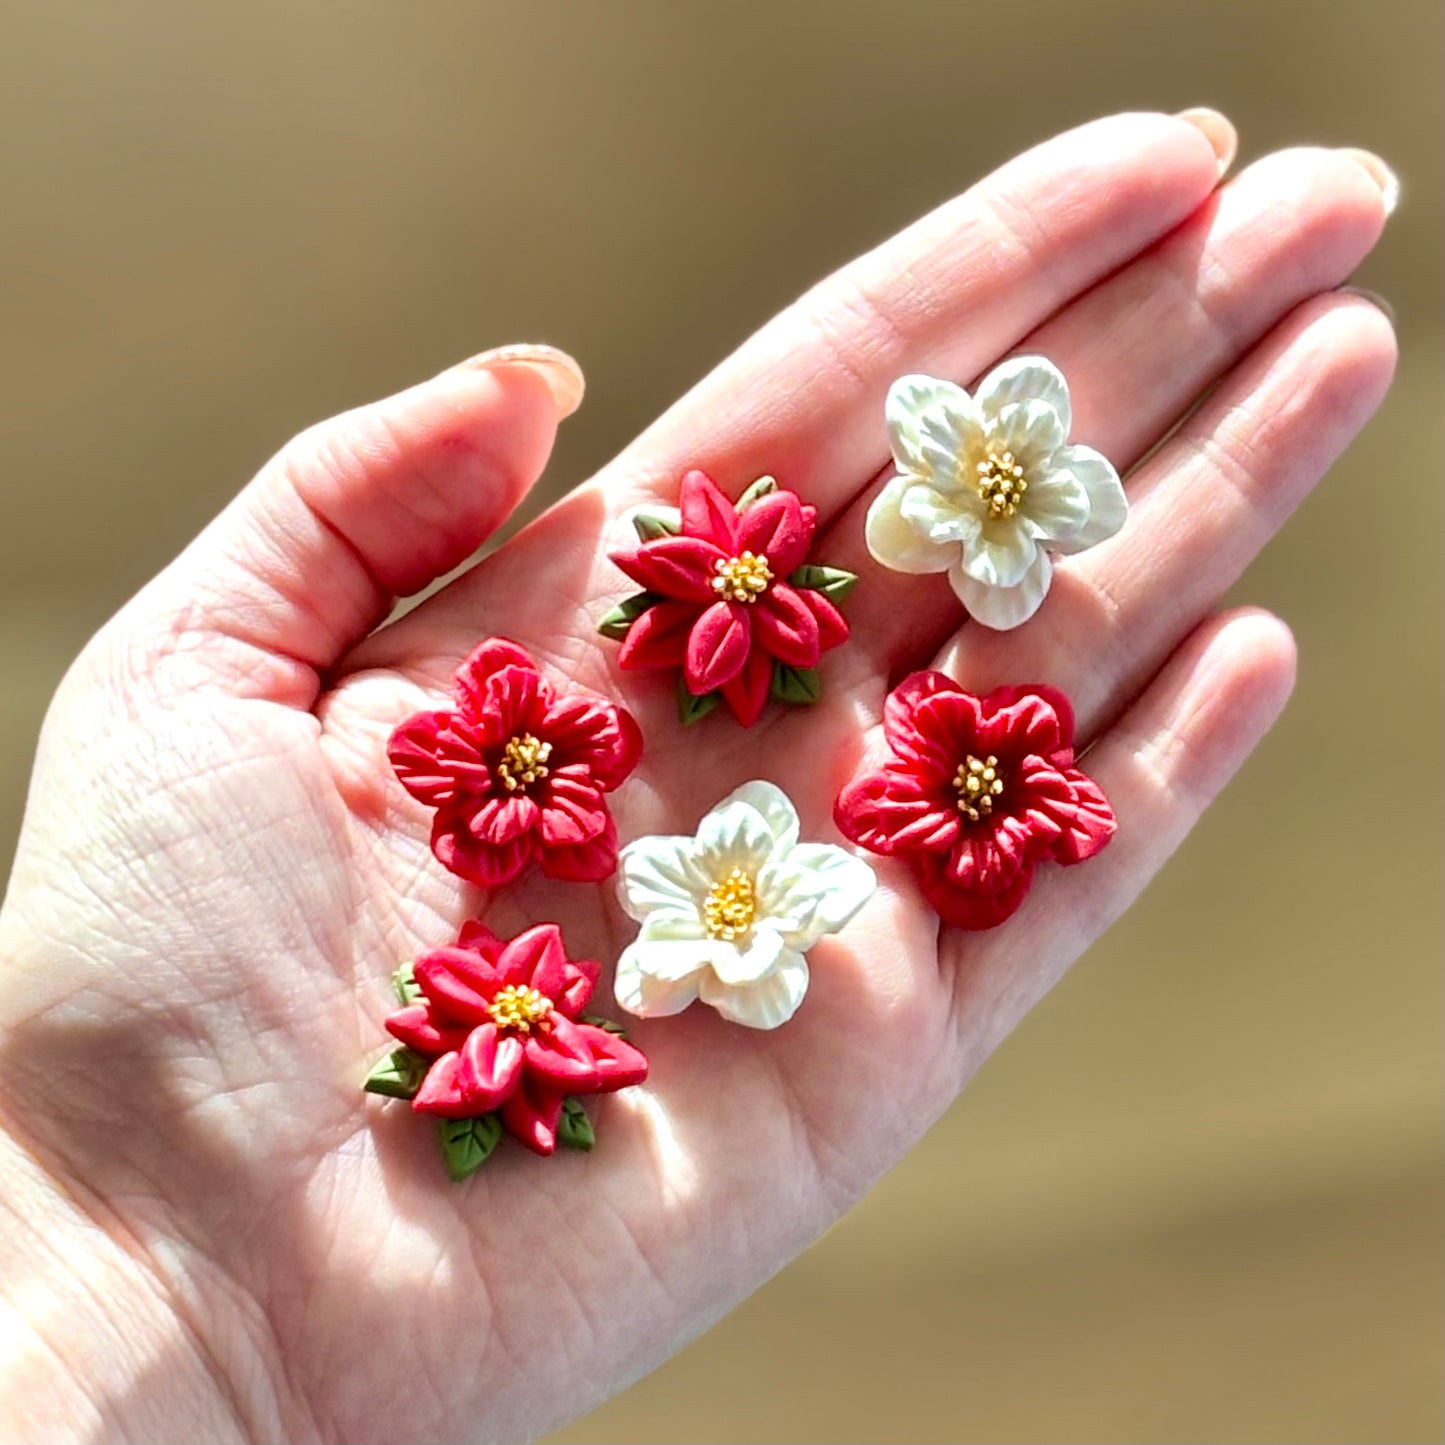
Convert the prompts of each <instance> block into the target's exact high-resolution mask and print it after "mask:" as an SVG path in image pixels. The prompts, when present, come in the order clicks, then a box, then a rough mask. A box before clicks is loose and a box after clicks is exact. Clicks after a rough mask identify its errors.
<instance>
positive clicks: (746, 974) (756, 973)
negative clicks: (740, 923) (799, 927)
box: [712, 926, 783, 988]
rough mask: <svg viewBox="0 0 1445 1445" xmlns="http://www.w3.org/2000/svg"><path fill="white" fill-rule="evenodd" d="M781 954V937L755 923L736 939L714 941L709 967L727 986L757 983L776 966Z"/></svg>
mask: <svg viewBox="0 0 1445 1445" xmlns="http://www.w3.org/2000/svg"><path fill="white" fill-rule="evenodd" d="M782 954H783V940H782V938H781V937H779V935H778V934H777V933H776V932H775V931H774V930H773V929H771V928H768V927H766V926H763V927H757V928H754V929H753V930H752V932H751V933H749V934H748V936H747V937H746V938H745V939H743V940H741V941H740V942H738V943H724V942H722V941H721V940H718V941H717V942H715V943H714V945H713V954H712V971H713V973H714V974H716V975H717V978H718V980H719V982H721V983H725V984H727V985H728V987H729V988H733V987H736V986H738V985H741V984H752V983H758V982H759V981H760V980H762V979H765V978H766V977H767V976H768V975H769V974H770V973H771V972H772V971H773V970H774V969H775V968H776V967H777V966H778V960H779V958H781V957H782Z"/></svg>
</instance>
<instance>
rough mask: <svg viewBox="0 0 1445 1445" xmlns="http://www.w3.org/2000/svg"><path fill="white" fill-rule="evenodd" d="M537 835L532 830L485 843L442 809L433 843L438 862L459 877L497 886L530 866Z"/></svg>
mask: <svg viewBox="0 0 1445 1445" xmlns="http://www.w3.org/2000/svg"><path fill="white" fill-rule="evenodd" d="M536 838H537V834H536V833H535V832H528V833H523V834H522V836H521V837H519V838H515V839H513V841H512V842H510V843H503V844H502V845H500V846H497V845H496V844H493V843H484V842H483V841H482V840H481V839H480V838H474V837H473V836H472V835H471V833H470V832H469V831H468V829H467V828H466V825H465V824H464V823H459V822H458V821H457V819H455V818H454V817H452V816H450V815H449V814H443V813H438V814H437V817H436V821H435V823H434V824H433V825H432V842H431V846H432V852H433V853H435V854H436V858H437V862H438V863H440V864H441V865H442V867H444V868H446V869H448V870H450V871H451V872H453V873H455V874H456V875H457V877H458V878H465V879H466V880H467V882H468V883H475V884H476V885H477V886H478V887H479V888H496V887H499V886H500V885H501V884H503V883H510V882H511V881H512V879H514V878H515V877H516V876H517V875H518V874H519V873H520V872H521V871H522V869H523V868H525V867H526V866H527V863H528V862H529V861H530V859H531V857H532V854H533V852H534V851H535V849H536Z"/></svg>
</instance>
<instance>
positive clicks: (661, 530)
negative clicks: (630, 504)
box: [632, 512, 681, 542]
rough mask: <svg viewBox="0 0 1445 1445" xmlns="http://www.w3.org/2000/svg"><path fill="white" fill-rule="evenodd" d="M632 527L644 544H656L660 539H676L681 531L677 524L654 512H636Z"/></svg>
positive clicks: (633, 515)
mask: <svg viewBox="0 0 1445 1445" xmlns="http://www.w3.org/2000/svg"><path fill="white" fill-rule="evenodd" d="M632 525H633V528H634V529H635V530H636V532H637V535H638V536H639V537H640V538H641V539H642V540H643V541H644V542H655V541H657V539H658V538H659V537H675V536H677V534H678V532H679V531H680V530H681V528H680V527H679V526H678V524H677V523H676V522H673V521H671V520H669V519H668V518H667V517H659V516H657V515H656V514H655V513H653V512H634V513H633V514H632Z"/></svg>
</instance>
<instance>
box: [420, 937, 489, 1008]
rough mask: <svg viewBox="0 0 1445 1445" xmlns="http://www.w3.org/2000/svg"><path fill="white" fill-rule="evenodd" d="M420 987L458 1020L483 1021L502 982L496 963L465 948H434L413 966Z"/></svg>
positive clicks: (434, 1001) (436, 1003)
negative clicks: (490, 962) (491, 962)
mask: <svg viewBox="0 0 1445 1445" xmlns="http://www.w3.org/2000/svg"><path fill="white" fill-rule="evenodd" d="M414 972H415V974H416V981H417V983H418V985H419V986H420V988H421V991H422V992H423V993H424V994H425V995H426V996H427V998H428V999H430V1000H431V1001H432V1003H433V1004H434V1005H437V1006H439V1007H440V1008H441V1009H442V1010H443V1012H444V1013H445V1014H446V1015H448V1016H449V1020H450V1019H454V1020H456V1021H457V1022H466V1023H472V1024H479V1023H483V1022H484V1021H485V1020H487V1019H489V1018H490V1017H491V1014H490V1013H489V1011H488V1010H489V1008H490V1005H491V1002H492V996H493V994H495V993H496V991H497V989H498V988H499V987H500V985H501V978H500V976H499V974H498V971H497V969H496V967H494V966H493V965H492V964H489V963H488V962H487V961H486V960H485V959H484V958H482V957H481V956H480V955H478V954H475V953H472V952H471V951H470V950H468V949H465V948H455V947H453V948H433V949H432V950H431V951H430V952H428V953H424V954H422V956H421V957H420V958H419V959H417V961H416V967H415V969H414Z"/></svg>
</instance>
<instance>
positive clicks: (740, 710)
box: [722, 647, 773, 728]
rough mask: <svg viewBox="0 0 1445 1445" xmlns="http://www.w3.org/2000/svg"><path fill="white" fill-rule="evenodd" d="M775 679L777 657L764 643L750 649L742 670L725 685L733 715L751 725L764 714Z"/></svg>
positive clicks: (725, 694) (723, 693)
mask: <svg viewBox="0 0 1445 1445" xmlns="http://www.w3.org/2000/svg"><path fill="white" fill-rule="evenodd" d="M772 681H773V659H772V658H771V657H769V656H768V654H767V653H766V652H764V651H763V650H762V648H760V647H755V648H754V649H753V650H752V651H751V652H750V653H748V657H747V661H746V662H744V663H743V665H742V668H741V670H740V671H739V672H738V673H737V674H736V675H735V676H733V677H730V678H729V679H728V680H727V681H726V682H725V683H723V685H722V695H723V701H724V702H725V703H727V705H728V707H729V708H730V709H731V710H732V715H733V716H734V717H735V718H736V719H737V720H738V721H739V722H740V723H741V724H742V725H743V726H744V727H745V728H750V727H752V725H753V724H754V723H755V722H757V720H758V719H759V718H760V717H761V716H762V715H763V709H764V708H765V707H766V706H767V704H768V689H769V688H770V687H771V686H772Z"/></svg>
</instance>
